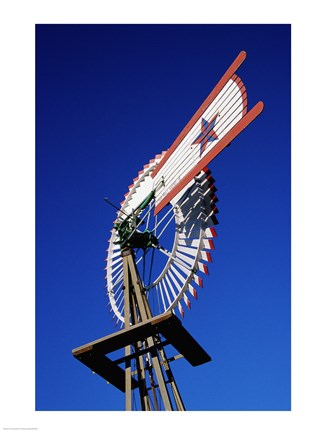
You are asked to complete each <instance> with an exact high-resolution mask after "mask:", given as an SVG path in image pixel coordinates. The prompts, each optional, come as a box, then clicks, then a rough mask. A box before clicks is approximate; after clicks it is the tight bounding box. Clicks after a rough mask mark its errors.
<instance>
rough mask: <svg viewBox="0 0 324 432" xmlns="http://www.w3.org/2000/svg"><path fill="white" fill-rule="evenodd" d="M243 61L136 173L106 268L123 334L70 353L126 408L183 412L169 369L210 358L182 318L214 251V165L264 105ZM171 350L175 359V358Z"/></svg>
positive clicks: (120, 213) (114, 231)
mask: <svg viewBox="0 0 324 432" xmlns="http://www.w3.org/2000/svg"><path fill="white" fill-rule="evenodd" d="M245 58H246V53H245V52H244V51H242V52H240V54H239V55H238V56H237V58H236V59H235V60H234V62H233V63H232V64H231V66H230V67H229V68H228V70H227V71H226V72H225V74H224V75H223V77H222V78H221V79H220V81H219V82H218V83H217V85H216V86H215V87H214V89H213V90H212V91H211V93H210V94H209V96H208V97H207V99H206V100H205V101H204V102H203V104H202V105H201V106H200V108H199V109H198V110H197V111H196V113H195V114H194V116H193V117H192V118H191V120H190V121H189V122H188V124H187V125H186V126H185V128H184V129H183V131H182V132H181V133H180V135H179V136H178V137H177V138H176V140H175V141H174V142H173V144H172V145H171V146H170V148H169V149H168V150H167V151H164V152H162V153H161V154H158V155H156V156H155V157H154V158H153V159H151V160H150V161H149V162H148V163H147V164H146V165H144V167H143V169H142V170H141V171H139V173H138V175H137V176H136V177H135V178H134V179H133V183H132V184H131V185H130V186H129V190H128V192H127V193H126V194H125V199H124V200H123V201H122V202H121V203H120V208H117V218H116V220H115V221H114V224H113V228H112V231H111V237H110V240H109V247H108V249H107V252H108V254H107V258H106V261H107V266H106V269H105V270H106V280H107V285H106V288H107V294H108V298H109V302H110V305H111V310H112V313H113V316H114V319H115V320H116V324H117V325H119V326H120V329H119V330H118V331H117V332H115V333H113V334H111V335H108V336H105V337H103V338H101V339H98V340H95V341H92V342H90V343H88V344H85V345H83V346H81V347H78V348H75V349H74V350H73V351H72V353H73V355H74V356H75V358H76V359H78V360H79V361H81V362H82V363H84V364H85V365H86V366H88V367H89V368H90V369H92V370H93V371H94V372H96V373H97V374H98V375H100V376H101V377H103V378H104V379H105V380H106V381H108V382H109V383H111V384H113V385H114V386H115V387H117V388H118V389H119V390H120V391H122V392H124V393H125V399H126V410H129V411H130V410H133V409H135V408H136V407H137V405H138V407H140V409H141V410H143V411H150V410H170V411H171V410H179V411H183V410H185V407H184V403H183V400H182V397H181V395H180V392H179V389H178V387H177V384H176V381H175V378H174V376H173V374H172V371H171V367H170V363H171V362H172V361H173V360H175V359H178V358H181V357H184V358H185V359H186V360H187V361H188V362H189V363H190V364H191V365H193V366H199V365H201V364H204V363H206V362H208V361H210V360H211V358H210V356H209V355H208V354H207V353H206V351H205V350H204V349H203V348H202V347H201V346H200V345H199V343H198V342H197V341H196V340H195V339H194V338H193V337H192V336H191V335H190V334H189V332H188V331H187V330H186V329H185V328H184V327H183V325H182V323H181V320H180V319H179V318H178V316H177V315H179V316H182V317H183V315H184V308H185V307H188V308H190V299H191V298H197V289H198V287H199V286H202V276H203V275H204V274H208V264H209V263H210V262H211V253H210V250H212V249H213V248H214V246H213V238H214V237H215V236H216V231H215V229H214V225H215V224H217V219H216V216H215V215H216V214H217V208H216V202H217V198H216V195H215V191H216V188H215V186H214V179H213V178H212V176H211V172H210V170H209V169H208V164H209V163H210V162H211V161H212V160H213V159H214V158H215V157H216V156H217V155H218V154H219V153H220V152H221V151H222V150H223V149H224V148H225V147H227V146H228V145H229V144H230V143H231V142H232V141H233V139H234V138H236V137H237V136H238V135H239V134H240V133H241V132H242V131H243V130H244V129H245V128H246V127H247V126H248V125H249V124H250V123H251V122H252V121H253V120H254V119H255V118H256V117H257V116H258V115H259V114H260V113H261V112H262V110H263V102H261V101H260V102H258V103H257V104H256V105H255V106H254V107H253V108H252V109H250V110H248V105H247V91H246V88H245V86H244V84H243V82H242V80H241V79H240V78H239V77H238V76H237V75H236V71H237V69H238V68H239V66H240V65H241V64H242V63H243V61H244V60H245ZM106 200H107V202H109V201H108V199H106ZM170 345H171V346H173V348H174V349H175V350H176V351H177V352H178V354H176V355H174V356H172V357H170V356H168V355H167V352H166V347H167V346H170ZM112 356H113V357H112Z"/></svg>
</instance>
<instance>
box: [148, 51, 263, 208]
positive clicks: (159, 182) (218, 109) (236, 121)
mask: <svg viewBox="0 0 324 432" xmlns="http://www.w3.org/2000/svg"><path fill="white" fill-rule="evenodd" d="M245 58H246V53H245V52H244V51H241V52H240V54H239V55H238V56H237V58H236V59H235V60H234V62H233V63H232V64H231V66H230V67H229V68H228V70H227V71H226V73H225V74H224V75H223V77H222V78H221V80H220V81H219V82H218V84H217V85H216V86H215V87H214V89H213V90H212V92H211V93H210V94H209V96H208V97H207V99H206V100H205V101H204V102H203V104H202V105H201V107H200V108H199V109H198V111H197V112H196V113H195V114H194V116H193V117H192V118H191V120H190V121H189V123H188V124H187V125H186V127H185V128H184V129H183V131H182V132H181V133H180V135H179V136H178V137H177V139H176V140H175V141H174V143H173V144H172V145H171V147H170V148H169V150H168V151H167V152H166V154H165V156H164V157H163V159H162V160H161V162H160V163H159V164H158V165H157V167H156V168H155V169H154V171H153V172H152V174H151V177H152V178H153V180H154V187H155V188H156V193H155V214H158V213H159V212H160V211H161V210H162V209H163V208H164V207H165V206H166V205H167V204H168V203H169V202H170V201H171V200H174V201H175V202H177V200H178V198H180V197H181V195H182V194H183V193H184V192H185V191H186V190H187V188H188V187H189V186H190V185H191V183H192V181H193V179H194V177H195V176H197V175H198V174H199V173H200V171H201V170H203V169H204V168H206V167H207V165H208V163H209V162H211V161H212V160H213V159H214V158H215V157H216V156H217V155H218V154H219V153H220V152H221V151H222V150H223V149H224V148H225V147H226V146H228V145H229V144H230V142H231V141H232V140H233V139H234V138H235V137H236V136H237V135H238V134H240V133H241V132H242V130H243V129H245V128H246V127H247V126H248V125H249V124H250V123H251V122H252V121H253V120H254V119H255V118H256V117H257V116H258V115H259V114H260V113H261V112H262V110H263V102H258V103H257V104H256V105H255V106H254V107H253V108H252V109H251V110H250V111H248V109H247V92H246V88H245V86H244V84H243V82H242V80H241V79H240V78H239V77H238V76H237V75H236V74H235V72H236V70H237V69H238V67H239V66H240V65H241V64H242V63H243V61H244V60H245Z"/></svg>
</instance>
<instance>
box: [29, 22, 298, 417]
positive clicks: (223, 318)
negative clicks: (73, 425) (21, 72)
mask: <svg viewBox="0 0 324 432" xmlns="http://www.w3.org/2000/svg"><path fill="white" fill-rule="evenodd" d="M241 50H245V51H246V52H247V59H246V61H245V62H244V63H243V65H242V66H241V67H240V69H239V71H238V75H239V76H240V77H241V78H242V80H243V82H244V84H245V85H246V88H247V92H248V98H249V107H250V108H251V107H252V106H253V105H254V104H255V103H256V102H258V101H259V100H263V101H264V104H265V109H264V112H263V113H262V115H261V116H260V117H259V118H257V120H256V121H255V122H254V123H252V124H251V125H250V126H249V128H248V129H247V130H245V131H244V132H243V133H242V134H241V135H240V136H239V137H238V138H237V139H236V140H235V141H234V142H233V143H232V145H231V146H230V147H229V148H228V149H226V150H225V151H224V152H223V153H222V154H220V155H219V156H218V157H217V158H216V159H215V160H214V161H213V162H212V163H211V164H210V166H209V168H210V169H211V171H212V173H213V177H214V178H215V183H216V186H217V188H218V192H217V196H218V198H219V203H218V209H219V215H218V220H219V225H218V226H217V227H216V228H217V232H218V238H217V239H216V240H215V251H214V252H213V264H212V266H211V267H210V275H209V276H208V277H206V278H205V279H204V288H203V289H201V290H200V291H199V293H198V295H199V300H198V301H197V302H194V301H192V302H191V303H192V310H191V311H188V312H187V311H186V312H185V319H184V321H183V324H184V326H185V327H186V328H187V329H188V330H189V331H190V332H191V333H192V334H193V336H194V337H195V338H196V339H197V340H198V341H199V343H201V345H202V346H203V347H204V348H205V350H206V351H207V352H208V353H209V354H210V355H211V357H212V359H213V360H212V362H210V363H208V364H206V365H204V366H201V367H198V368H193V367H191V366H190V365H189V364H187V363H186V362H185V360H179V361H177V362H173V363H172V369H173V372H174V375H175V378H176V380H177V383H178V386H179V388H180V391H181V394H182V396H183V399H184V402H185V405H186V408H187V409H188V410H289V409H290V175H291V172H290V157H291V154H290V26H289V25H160V26H158V25H146V26H145V25H100V26H96V25H95V26H91V25H51V26H50V25H39V26H37V27H36V409H37V410H76V411H77V410H123V409H124V395H123V394H122V393H120V392H119V391H118V390H117V389H115V388H114V387H112V386H111V385H107V384H106V383H105V382H104V381H103V380H102V379H101V378H100V377H98V376H95V375H92V373H91V371H89V370H88V369H87V368H86V367H85V366H83V365H82V364H81V363H79V362H77V361H76V360H75V359H74V358H73V356H72V355H71V350H72V348H75V347H77V346H80V345H82V344H84V343H87V342H89V341H92V340H94V339H97V338H99V337H102V336H104V335H107V334H109V333H111V332H113V331H115V330H116V329H115V327H114V326H113V323H112V321H111V317H110V314H109V310H108V307H107V305H106V304H107V301H106V296H105V290H104V285H105V281H104V279H103V278H104V272H103V268H104V266H105V263H104V258H105V256H106V252H105V250H106V247H107V239H108V238H109V236H110V233H109V231H110V229H111V227H112V222H113V220H114V218H115V212H114V210H113V209H112V208H110V207H109V206H107V204H106V203H105V202H104V200H103V198H104V197H106V196H109V197H110V199H111V200H112V201H113V202H116V203H119V202H120V201H121V200H122V199H123V195H124V193H126V191H127V188H128V185H129V184H131V183H132V179H133V178H134V177H135V176H136V174H137V172H138V171H139V170H140V169H141V168H142V166H143V165H144V164H145V163H146V162H147V161H148V160H149V159H151V158H152V157H153V156H154V155H155V154H157V153H160V152H161V151H162V150H166V149H167V148H168V147H169V146H170V145H171V144H172V142H173V140H174V139H175V138H176V137H177V135H178V134H179V132H181V130H182V128H183V127H184V126H185V124H186V123H187V121H188V120H189V119H190V118H191V116H192V115H193V114H194V112H195V111H196V109H197V108H198V107H199V106H200V104H201V103H202V102H203V100H204V99H205V97H206V96H207V95H208V94H209V92H210V91H211V89H212V88H213V87H214V85H215V84H216V83H217V81H218V80H219V79H220V77H221V76H222V74H223V73H224V72H225V70H226V69H227V67H228V66H229V65H230V64H231V62H232V61H233V60H234V58H235V57H236V56H237V54H238V53H239V52H240V51H241ZM202 389H203V390H202Z"/></svg>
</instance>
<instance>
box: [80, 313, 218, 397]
mask: <svg viewBox="0 0 324 432" xmlns="http://www.w3.org/2000/svg"><path fill="white" fill-rule="evenodd" d="M158 334H160V335H162V336H163V337H164V338H165V341H164V342H163V345H168V344H171V345H173V347H174V348H175V349H176V350H177V351H178V352H179V353H180V354H182V355H183V357H184V358H185V359H186V360H187V361H188V362H189V363H190V364H191V365H192V366H199V365H201V364H204V363H207V362H209V361H210V360H211V358H210V356H209V355H208V354H207V353H206V351H205V350H204V349H203V348H202V347H201V346H200V345H199V344H198V342H197V341H196V340H195V339H194V338H193V337H192V336H191V335H190V333H188V331H187V330H186V329H185V328H184V327H183V325H182V324H181V321H180V320H179V319H178V318H177V317H176V316H175V315H174V314H173V313H172V312H166V313H164V314H162V315H158V316H156V317H154V318H152V319H150V320H148V321H146V322H143V323H139V324H136V325H134V326H132V327H131V328H130V329H128V330H121V331H119V332H116V333H113V334H111V335H109V336H105V337H103V338H101V339H97V340H95V341H93V342H90V343H88V344H86V345H82V346H81V347H78V348H75V349H74V350H72V354H73V355H74V357H75V358H77V359H78V360H80V361H81V362H82V363H84V364H85V365H86V366H88V367H89V368H90V369H91V370H92V371H94V372H95V373H97V374H98V375H100V376H101V377H102V378H104V379H105V380H106V381H109V382H110V383H111V384H113V385H114V386H115V387H117V388H118V389H119V390H121V391H123V392H125V371H124V370H123V369H122V368H121V367H120V366H118V363H121V362H123V361H124V360H125V358H122V359H117V360H110V359H109V358H108V357H107V354H109V353H111V352H114V351H117V350H118V349H120V348H124V347H125V346H128V345H132V344H134V343H136V342H138V341H141V340H144V339H146V338H147V337H149V336H154V335H158ZM137 385H138V383H137V380H136V379H135V378H132V387H133V388H136V387H137Z"/></svg>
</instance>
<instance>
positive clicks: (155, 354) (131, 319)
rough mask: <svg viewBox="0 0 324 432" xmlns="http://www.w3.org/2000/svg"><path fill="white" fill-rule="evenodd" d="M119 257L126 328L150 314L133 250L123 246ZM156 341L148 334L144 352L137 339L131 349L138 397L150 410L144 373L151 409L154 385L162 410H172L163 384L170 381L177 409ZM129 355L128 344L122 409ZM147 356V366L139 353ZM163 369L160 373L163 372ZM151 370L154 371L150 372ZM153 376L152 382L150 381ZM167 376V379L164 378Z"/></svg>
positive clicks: (128, 384) (128, 393)
mask: <svg viewBox="0 0 324 432" xmlns="http://www.w3.org/2000/svg"><path fill="white" fill-rule="evenodd" d="M122 257H123V271H124V289H125V293H124V301H125V305H124V306H125V329H129V328H130V327H131V325H133V324H138V323H139V322H145V321H147V320H149V319H150V318H152V313H151V310H150V307H149V304H148V302H147V299H146V296H145V293H144V290H143V285H142V281H141V279H140V276H139V274H138V271H137V268H136V265H135V262H134V257H133V252H132V250H131V249H124V250H123V251H122ZM159 342H160V341H159V340H158V339H156V338H154V337H153V336H148V337H146V338H145V340H144V341H143V343H144V345H145V354H141V342H138V343H137V344H136V345H134V350H135V352H136V353H137V356H136V357H137V361H136V367H137V376H138V381H139V393H140V400H141V407H142V410H151V409H153V407H152V405H151V402H150V400H149V397H148V391H149V388H148V383H147V381H146V374H147V372H148V374H149V375H148V378H149V381H150V386H151V390H152V394H153V406H154V409H155V410H157V409H158V403H157V398H156V393H155V387H157V388H158V389H159V391H160V395H161V399H162V403H163V408H164V410H166V411H173V406H172V402H171V398H170V395H169V392H168V388H167V383H169V384H170V386H171V390H172V393H173V398H174V401H175V405H176V409H177V410H184V405H183V402H182V399H181V396H180V393H179V391H178V388H177V386H176V383H175V380H174V377H173V375H172V372H171V369H170V366H169V362H168V360H167V357H166V355H165V352H164V350H163V348H161V347H160V346H159ZM130 355H131V346H126V347H125V357H126V360H125V380H126V381H125V389H126V410H127V411H131V410H132V388H131V377H132V369H131V364H130V360H129V356H130ZM144 355H145V356H148V358H149V362H150V364H149V365H148V366H147V365H146V361H145V360H144V358H143V356H144ZM163 370H164V373H163ZM153 371H154V374H153ZM154 376H155V378H156V381H157V382H156V383H155V381H154ZM166 378H167V379H166Z"/></svg>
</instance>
